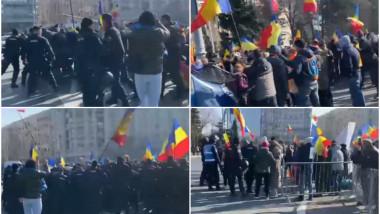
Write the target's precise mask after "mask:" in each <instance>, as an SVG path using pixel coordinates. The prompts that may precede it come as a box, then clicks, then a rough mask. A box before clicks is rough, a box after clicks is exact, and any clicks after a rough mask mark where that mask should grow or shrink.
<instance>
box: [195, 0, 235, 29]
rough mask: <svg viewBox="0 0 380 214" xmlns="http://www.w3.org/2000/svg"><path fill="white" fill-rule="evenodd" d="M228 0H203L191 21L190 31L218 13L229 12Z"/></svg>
mask: <svg viewBox="0 0 380 214" xmlns="http://www.w3.org/2000/svg"><path fill="white" fill-rule="evenodd" d="M231 12H232V11H231V5H230V2H229V0H205V2H204V3H203V5H202V7H201V9H200V10H199V13H198V15H197V17H196V18H195V19H194V21H193V22H192V23H191V33H193V32H194V31H196V30H198V29H199V28H201V27H202V26H203V25H205V24H207V22H209V21H211V20H212V19H214V18H215V16H216V15H218V14H220V13H231Z"/></svg>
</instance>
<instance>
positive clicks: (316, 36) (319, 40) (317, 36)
mask: <svg viewBox="0 0 380 214" xmlns="http://www.w3.org/2000/svg"><path fill="white" fill-rule="evenodd" d="M315 38H316V39H317V40H318V42H321V37H320V36H319V32H317V33H316V34H315Z"/></svg>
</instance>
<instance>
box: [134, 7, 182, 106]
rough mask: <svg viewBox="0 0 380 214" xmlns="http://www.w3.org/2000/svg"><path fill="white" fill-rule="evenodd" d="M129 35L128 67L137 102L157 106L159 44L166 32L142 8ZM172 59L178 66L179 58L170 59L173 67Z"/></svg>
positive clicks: (167, 32)
mask: <svg viewBox="0 0 380 214" xmlns="http://www.w3.org/2000/svg"><path fill="white" fill-rule="evenodd" d="M129 37H130V38H129V41H130V50H129V61H130V65H129V66H130V67H129V69H130V70H131V72H132V73H134V77H135V84H136V90H137V95H138V96H139V98H140V106H143V107H148V106H150V107H157V106H158V103H159V101H160V95H161V87H162V72H163V53H164V50H163V45H164V42H165V41H166V40H167V39H168V38H169V37H170V32H169V30H168V29H166V27H165V26H164V25H163V24H161V22H160V21H159V20H158V19H156V17H155V16H154V15H153V13H152V12H150V11H145V12H143V13H142V14H141V15H140V17H139V20H138V23H137V24H135V25H134V26H133V27H132V32H131V34H130V35H129ZM173 49H174V48H173ZM173 51H174V50H173ZM174 52H175V51H174ZM173 54H174V56H172V58H173V59H174V58H175V59H176V60H178V59H177V56H176V54H177V53H173ZM176 63H178V67H179V60H178V62H173V67H174V66H176ZM176 72H178V70H177V71H176Z"/></svg>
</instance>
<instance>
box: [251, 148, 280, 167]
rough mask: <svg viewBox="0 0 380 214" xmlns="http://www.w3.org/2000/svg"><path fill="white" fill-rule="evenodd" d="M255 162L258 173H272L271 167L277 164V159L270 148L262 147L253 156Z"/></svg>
mask: <svg viewBox="0 0 380 214" xmlns="http://www.w3.org/2000/svg"><path fill="white" fill-rule="evenodd" d="M253 162H254V163H255V172H256V173H270V172H271V171H270V169H271V167H273V166H275V164H276V161H275V159H274V157H273V155H272V153H271V152H270V151H269V149H268V148H260V150H259V151H258V152H257V154H256V155H255V157H254V158H253Z"/></svg>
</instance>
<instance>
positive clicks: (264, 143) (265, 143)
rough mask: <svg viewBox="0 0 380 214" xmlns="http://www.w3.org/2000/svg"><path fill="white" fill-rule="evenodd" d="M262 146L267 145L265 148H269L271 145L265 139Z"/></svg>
mask: <svg viewBox="0 0 380 214" xmlns="http://www.w3.org/2000/svg"><path fill="white" fill-rule="evenodd" d="M261 147H265V148H268V147H269V143H268V142H266V141H264V142H262V143H261Z"/></svg>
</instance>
